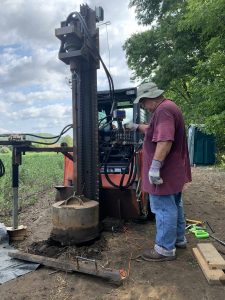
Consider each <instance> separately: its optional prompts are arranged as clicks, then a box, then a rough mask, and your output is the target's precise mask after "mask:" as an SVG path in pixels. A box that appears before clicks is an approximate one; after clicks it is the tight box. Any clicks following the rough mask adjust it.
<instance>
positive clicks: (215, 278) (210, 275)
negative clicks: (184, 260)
mask: <svg viewBox="0 0 225 300" xmlns="http://www.w3.org/2000/svg"><path fill="white" fill-rule="evenodd" d="M192 250H193V252H194V255H195V257H196V258H197V261H198V263H199V266H200V267H201V269H202V272H203V273H204V275H205V277H206V279H207V281H208V283H209V284H212V285H213V284H221V283H222V282H221V281H225V273H224V272H223V271H222V270H218V269H217V270H211V269H209V266H208V264H207V262H206V261H205V259H204V258H203V256H202V255H201V253H200V251H199V250H198V249H197V248H193V249H192Z"/></svg>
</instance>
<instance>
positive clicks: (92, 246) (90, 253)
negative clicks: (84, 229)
mask: <svg viewBox="0 0 225 300" xmlns="http://www.w3.org/2000/svg"><path fill="white" fill-rule="evenodd" d="M106 250H108V245H107V240H106V239H105V237H104V236H102V237H101V238H100V239H96V240H94V241H92V242H88V243H85V244H82V245H79V246H68V247H66V249H65V251H64V252H63V253H62V254H61V256H60V258H64V259H70V260H71V259H72V260H73V258H74V259H75V257H76V256H81V257H85V258H89V259H97V260H101V259H102V258H103V253H102V252H104V251H106Z"/></svg>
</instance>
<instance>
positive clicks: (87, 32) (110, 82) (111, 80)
mask: <svg viewBox="0 0 225 300" xmlns="http://www.w3.org/2000/svg"><path fill="white" fill-rule="evenodd" d="M74 16H76V17H77V18H78V19H79V21H80V23H81V25H82V27H83V29H84V32H85V34H86V36H87V38H88V40H89V41H90V45H91V47H89V46H88V45H87V46H88V47H89V48H90V49H91V50H92V51H93V52H94V54H95V55H96V56H97V57H98V58H99V60H100V62H101V64H102V66H103V68H104V71H105V73H106V76H107V79H108V83H109V90H110V96H111V99H112V101H113V103H112V107H111V110H110V115H112V113H113V110H114V107H115V104H116V103H115V98H114V83H113V79H112V76H111V74H110V73H109V70H108V69H107V67H106V65H105V63H104V62H103V60H102V58H101V56H100V53H99V51H98V49H97V48H96V45H95V44H94V43H93V40H92V36H91V34H90V32H89V30H88V27H87V24H86V22H85V20H84V18H83V16H82V15H81V14H80V13H79V12H72V13H71V14H69V16H68V17H67V19H66V25H69V23H70V21H71V20H72V19H73V18H74Z"/></svg>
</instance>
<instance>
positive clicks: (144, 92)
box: [134, 82, 164, 103]
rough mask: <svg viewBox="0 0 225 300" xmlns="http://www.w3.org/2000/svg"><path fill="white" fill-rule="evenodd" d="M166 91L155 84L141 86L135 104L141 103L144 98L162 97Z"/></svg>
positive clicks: (148, 83)
mask: <svg viewBox="0 0 225 300" xmlns="http://www.w3.org/2000/svg"><path fill="white" fill-rule="evenodd" d="M163 92H164V90H160V89H159V88H158V87H157V85H156V84H155V83H153V82H147V83H143V84H141V85H140V86H139V87H138V89H137V98H136V99H135V100H134V103H138V102H140V100H141V99H142V98H150V99H153V98H156V97H159V96H160V95H162V94H163Z"/></svg>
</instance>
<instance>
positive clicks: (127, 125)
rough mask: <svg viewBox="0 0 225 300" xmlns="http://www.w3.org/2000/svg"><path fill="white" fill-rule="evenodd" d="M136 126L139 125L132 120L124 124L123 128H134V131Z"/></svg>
mask: <svg viewBox="0 0 225 300" xmlns="http://www.w3.org/2000/svg"><path fill="white" fill-rule="evenodd" d="M138 126H139V124H137V123H133V122H129V123H127V124H124V127H125V129H130V130H134V131H135V130H137V129H138Z"/></svg>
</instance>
